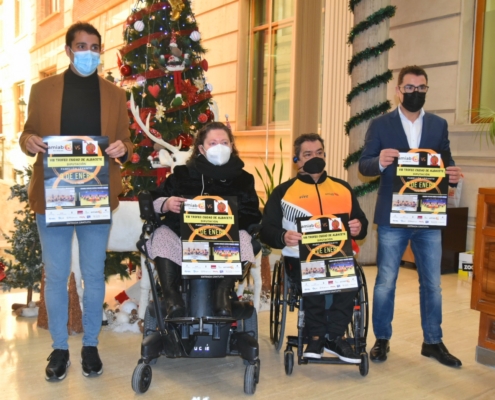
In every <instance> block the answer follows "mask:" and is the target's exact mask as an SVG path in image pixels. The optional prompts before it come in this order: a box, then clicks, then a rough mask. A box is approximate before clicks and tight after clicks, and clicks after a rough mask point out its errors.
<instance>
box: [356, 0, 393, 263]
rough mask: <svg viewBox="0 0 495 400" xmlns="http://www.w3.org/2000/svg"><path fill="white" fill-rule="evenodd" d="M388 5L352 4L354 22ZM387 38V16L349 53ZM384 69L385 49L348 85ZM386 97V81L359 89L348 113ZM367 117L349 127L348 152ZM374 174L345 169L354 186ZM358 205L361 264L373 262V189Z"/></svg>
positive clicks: (386, 1) (360, 137)
mask: <svg viewBox="0 0 495 400" xmlns="http://www.w3.org/2000/svg"><path fill="white" fill-rule="evenodd" d="M388 5H390V0H364V1H361V2H360V3H358V4H357V5H356V6H355V8H354V25H357V24H358V23H359V22H361V21H363V20H365V19H366V18H367V17H368V16H369V15H371V14H373V13H374V12H376V11H378V10H379V9H381V8H383V7H386V6H388ZM388 38H389V20H388V19H386V20H385V21H383V22H381V23H380V24H378V25H374V26H372V27H371V28H369V29H368V30H366V31H365V32H364V33H362V34H360V35H357V36H356V38H355V39H354V42H353V54H356V53H359V52H361V51H363V50H365V49H366V48H368V47H374V46H376V45H377V44H378V43H382V42H384V41H385V40H387V39H388ZM387 70H388V52H383V53H381V54H380V55H379V56H378V57H376V58H371V59H369V60H367V61H364V62H362V63H360V64H358V65H357V66H356V67H354V69H353V71H352V75H351V81H352V87H355V86H356V85H358V84H359V83H364V82H366V81H368V80H369V79H371V78H373V77H374V76H375V75H379V74H383V73H384V72H385V71H387ZM386 100H387V85H385V84H383V85H380V86H379V87H377V88H374V89H371V90H369V91H367V92H363V93H361V94H360V95H358V96H357V97H355V98H354V99H353V100H352V102H351V116H353V115H356V114H357V113H360V112H362V111H363V110H366V109H368V108H370V107H373V106H374V105H377V104H380V103H382V102H384V101H386ZM369 123H370V121H366V122H364V123H362V124H359V125H358V126H356V127H354V128H352V129H351V131H350V134H349V153H351V154H352V153H354V152H355V151H357V150H359V148H361V146H363V144H364V137H365V135H366V130H367V129H368V125H369ZM373 179H375V178H369V177H363V176H362V175H360V174H359V173H358V164H357V163H356V164H354V165H352V166H351V167H350V168H349V170H348V181H349V183H350V184H351V186H353V187H354V186H358V185H361V184H363V183H364V182H369V181H371V180H373ZM359 203H360V204H361V208H362V209H363V211H364V212H365V214H366V216H367V217H368V220H369V221H370V227H369V229H368V236H367V238H366V239H365V240H364V241H363V242H362V243H360V246H361V252H360V255H359V258H358V260H359V262H360V263H361V264H373V263H375V262H376V248H377V235H376V226H373V224H372V222H373V215H374V211H375V203H376V192H373V193H371V194H367V195H365V196H363V197H360V198H359Z"/></svg>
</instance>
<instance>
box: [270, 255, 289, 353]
mask: <svg viewBox="0 0 495 400" xmlns="http://www.w3.org/2000/svg"><path fill="white" fill-rule="evenodd" d="M282 285H283V292H282ZM286 315H287V282H285V280H284V268H283V264H282V262H280V261H277V262H276V263H275V265H274V267H273V277H272V287H271V292H270V341H271V342H272V344H273V345H274V346H275V349H276V350H277V351H279V350H280V349H281V348H282V344H283V341H284V333H285V319H286Z"/></svg>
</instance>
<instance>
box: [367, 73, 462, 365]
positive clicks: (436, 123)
mask: <svg viewBox="0 0 495 400" xmlns="http://www.w3.org/2000/svg"><path fill="white" fill-rule="evenodd" d="M427 84H428V76H427V75H426V72H425V71H424V70H423V69H422V68H420V67H417V66H408V67H405V68H403V69H402V70H401V71H400V73H399V77H398V85H397V87H396V94H397V96H398V98H399V101H400V105H399V107H397V109H395V110H394V111H392V112H391V113H388V114H386V115H383V116H380V117H378V118H376V119H374V120H373V121H372V122H371V123H370V125H369V128H368V132H367V133H366V138H365V144H364V148H363V151H362V154H361V158H360V160H359V171H360V172H361V174H363V175H365V176H376V175H380V177H381V179H380V187H379V189H378V197H377V201H376V209H375V218H374V223H375V224H377V226H378V254H377V266H378V275H377V277H376V282H375V288H374V297H373V331H374V333H375V337H376V339H377V340H376V343H375V345H374V347H373V348H372V350H371V354H370V355H371V360H373V361H377V362H378V361H385V360H386V359H387V353H388V352H389V351H390V344H389V340H390V337H391V336H392V319H393V315H394V300H395V288H396V281H397V276H398V273H399V265H400V262H401V258H402V255H403V254H404V251H405V249H406V247H407V244H408V242H409V240H410V241H411V248H412V251H413V253H414V258H415V263H416V266H417V270H418V275H419V283H420V286H419V292H420V309H421V326H422V328H423V337H424V342H423V346H422V349H421V354H422V355H423V356H426V357H434V358H436V359H437V360H438V361H439V362H440V363H442V364H444V365H448V366H452V367H460V366H461V365H462V363H461V361H460V360H459V359H457V358H456V357H454V356H453V355H451V354H450V353H449V352H448V350H447V348H446V347H445V345H444V344H443V342H442V328H441V323H442V295H441V287H440V283H441V282H440V261H441V256H442V247H441V231H440V230H438V229H412V228H391V227H390V212H391V209H392V186H393V180H394V176H395V174H396V167H395V165H394V164H393V162H394V159H395V158H397V157H398V156H399V151H398V150H401V151H407V150H410V149H414V148H422V149H434V150H436V151H439V152H440V151H449V152H450V144H449V138H448V129H447V121H445V120H444V119H443V118H440V117H438V116H436V115H434V114H430V113H426V112H425V111H424V110H423V105H424V102H425V98H426V93H427V91H428V86H427ZM446 172H447V174H448V176H449V184H451V185H454V184H457V182H458V181H459V179H460V175H461V170H460V168H459V167H456V166H455V164H454V161H453V160H452V159H451V161H450V166H449V167H447V168H446Z"/></svg>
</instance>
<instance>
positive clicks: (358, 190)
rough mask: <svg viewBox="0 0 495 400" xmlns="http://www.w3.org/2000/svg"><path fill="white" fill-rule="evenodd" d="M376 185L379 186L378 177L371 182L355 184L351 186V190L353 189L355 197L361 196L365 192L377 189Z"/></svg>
mask: <svg viewBox="0 0 495 400" xmlns="http://www.w3.org/2000/svg"><path fill="white" fill-rule="evenodd" d="M378 186H380V177H378V178H376V179H375V180H373V181H371V182H368V183H363V184H362V185H359V186H355V187H353V188H352V190H353V191H354V194H355V195H356V196H357V197H362V196H364V195H365V194H368V193H372V192H374V191H375V190H377V189H378Z"/></svg>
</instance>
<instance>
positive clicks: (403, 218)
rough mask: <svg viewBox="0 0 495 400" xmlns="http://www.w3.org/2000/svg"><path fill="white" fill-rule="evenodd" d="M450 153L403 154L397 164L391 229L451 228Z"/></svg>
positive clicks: (420, 150) (411, 152)
mask: <svg viewBox="0 0 495 400" xmlns="http://www.w3.org/2000/svg"><path fill="white" fill-rule="evenodd" d="M449 161H450V153H448V152H437V151H435V150H430V149H413V150H410V151H408V152H399V158H398V159H396V160H395V163H396V165H397V174H396V176H395V178H394V189H393V195H392V196H393V197H392V210H391V213H390V226H391V227H401V228H441V227H445V226H446V225H447V198H448V192H449V189H448V178H447V175H446V173H445V168H446V167H447V166H448V165H449Z"/></svg>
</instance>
